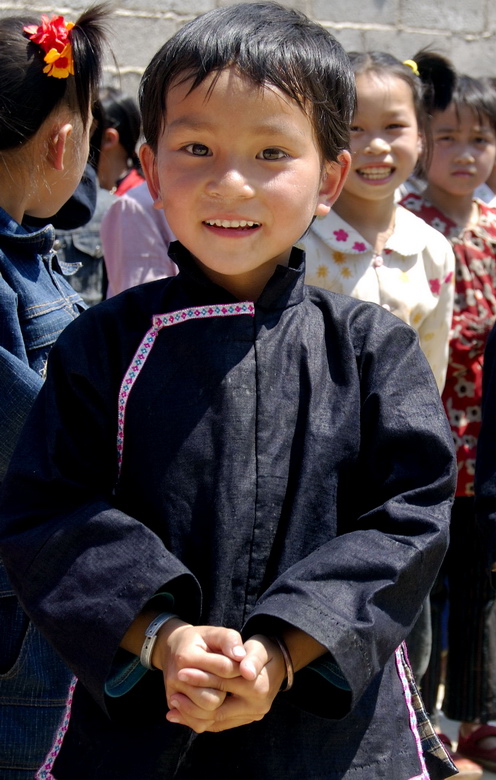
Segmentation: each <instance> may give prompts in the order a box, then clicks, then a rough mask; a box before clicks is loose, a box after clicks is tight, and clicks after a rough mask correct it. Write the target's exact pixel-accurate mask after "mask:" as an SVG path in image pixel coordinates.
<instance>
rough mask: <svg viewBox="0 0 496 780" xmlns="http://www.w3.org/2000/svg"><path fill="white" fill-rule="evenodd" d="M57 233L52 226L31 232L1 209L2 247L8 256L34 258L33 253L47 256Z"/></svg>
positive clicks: (0, 237)
mask: <svg viewBox="0 0 496 780" xmlns="http://www.w3.org/2000/svg"><path fill="white" fill-rule="evenodd" d="M54 239H55V231H54V229H53V227H52V226H51V225H45V227H42V228H40V229H39V230H31V229H30V228H29V227H25V226H24V225H20V224H19V223H18V222H16V221H15V219H12V217H11V216H10V215H9V214H7V212H6V211H4V209H2V208H0V246H1V247H2V249H4V251H5V252H6V254H7V255H8V254H9V248H10V251H11V252H12V253H13V254H14V255H17V256H19V255H27V256H29V257H32V256H33V253H38V254H40V255H47V254H49V252H50V251H51V250H52V247H53V242H54Z"/></svg>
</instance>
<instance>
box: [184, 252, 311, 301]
mask: <svg viewBox="0 0 496 780" xmlns="http://www.w3.org/2000/svg"><path fill="white" fill-rule="evenodd" d="M169 256H170V258H171V259H172V260H173V261H174V262H175V263H176V265H177V266H178V268H179V277H178V279H179V280H180V281H181V282H182V284H183V285H184V286H186V287H188V288H189V290H188V291H189V292H190V293H193V295H194V298H195V299H196V298H199V299H201V300H202V301H203V300H204V301H205V302H206V303H222V302H225V303H229V302H230V301H235V300H237V299H236V298H235V297H234V296H233V295H231V293H229V292H227V290H225V289H224V288H223V287H220V286H219V285H217V284H214V283H213V282H211V281H210V279H208V278H207V277H206V276H205V274H204V273H203V271H202V270H201V269H200V267H199V266H198V264H197V262H196V261H195V258H194V257H193V255H192V254H191V253H190V252H189V251H188V250H187V249H186V248H185V247H184V246H183V245H182V244H181V243H180V242H179V241H174V242H173V243H172V244H171V245H170V247H169ZM304 258H305V255H304V252H303V251H302V250H301V249H297V248H296V247H293V250H292V252H291V256H290V258H289V264H288V266H283V265H278V266H277V267H276V269H275V271H274V273H273V275H272V276H271V278H270V279H269V281H268V282H267V284H266V285H265V287H264V289H263V291H262V293H261V295H260V297H259V299H258V300H257V301H256V305H257V307H258V308H261V309H272V310H274V309H285V308H287V307H289V306H295V305H296V304H298V303H300V302H301V301H302V300H303V296H304V280H305V260H304Z"/></svg>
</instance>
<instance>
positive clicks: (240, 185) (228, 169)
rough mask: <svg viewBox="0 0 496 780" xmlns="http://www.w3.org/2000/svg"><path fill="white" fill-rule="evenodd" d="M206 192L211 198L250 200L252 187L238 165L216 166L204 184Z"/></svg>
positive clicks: (252, 191)
mask: <svg viewBox="0 0 496 780" xmlns="http://www.w3.org/2000/svg"><path fill="white" fill-rule="evenodd" d="M206 190H207V192H208V194H209V195H210V196H211V197H222V198H251V197H252V196H253V194H254V187H253V184H252V182H251V180H250V177H249V176H248V174H247V173H246V172H245V171H243V170H242V168H241V166H240V165H236V164H225V165H217V166H216V167H215V168H214V169H213V170H212V171H211V175H210V177H209V179H208V181H207V184H206Z"/></svg>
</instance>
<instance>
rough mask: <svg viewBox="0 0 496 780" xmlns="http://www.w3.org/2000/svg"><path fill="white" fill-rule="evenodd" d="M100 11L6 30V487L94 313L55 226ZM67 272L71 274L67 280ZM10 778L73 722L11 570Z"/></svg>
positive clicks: (95, 74)
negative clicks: (32, 421) (60, 346)
mask: <svg viewBox="0 0 496 780" xmlns="http://www.w3.org/2000/svg"><path fill="white" fill-rule="evenodd" d="M105 17H106V12H104V10H103V9H102V8H94V9H91V10H89V11H88V12H86V13H84V14H82V15H81V16H80V18H79V19H78V20H77V21H76V23H75V25H74V26H73V25H72V24H70V23H68V22H65V21H64V19H63V18H62V17H60V16H59V17H53V18H52V19H49V18H48V17H46V16H43V17H42V22H41V25H40V20H39V19H35V18H27V17H24V16H23V17H19V16H15V17H8V18H4V19H1V20H0V69H1V72H2V81H1V85H0V102H1V105H2V110H1V111H0V128H1V129H0V147H1V150H0V169H1V172H0V430H1V432H2V433H1V437H0V482H1V480H2V479H3V478H4V476H5V472H6V470H7V466H8V463H9V460H10V457H11V455H12V452H13V450H14V447H15V444H16V442H17V438H18V435H19V432H20V430H21V428H22V425H23V424H24V422H25V419H26V416H27V414H28V412H29V409H30V408H31V405H32V403H33V401H34V398H35V396H36V395H37V393H38V391H39V389H40V387H41V385H42V382H43V377H44V374H45V368H46V360H47V357H48V353H49V351H50V349H51V347H52V345H53V343H54V342H55V340H56V338H57V336H58V335H59V334H60V333H61V332H62V330H63V329H64V328H65V327H66V325H67V324H68V323H69V322H72V321H73V320H74V319H75V318H76V317H77V316H78V314H79V313H80V312H81V311H82V309H83V308H84V304H83V302H82V300H81V299H80V298H79V296H78V295H77V293H75V292H74V290H73V289H72V287H71V286H70V285H69V284H68V283H67V281H66V280H65V278H64V276H63V273H62V270H61V268H60V266H59V264H58V261H57V257H56V255H55V253H54V250H53V243H54V230H53V228H52V227H51V226H48V227H42V228H41V229H34V228H28V227H25V226H23V225H22V224H21V223H23V220H24V218H25V217H33V218H38V219H44V220H45V221H48V219H49V217H50V216H52V215H53V214H55V213H56V212H57V211H58V210H59V209H60V208H61V206H62V205H63V204H64V203H65V202H66V201H67V200H68V199H69V197H70V195H71V194H72V192H73V191H74V190H75V188H76V186H77V184H78V182H79V181H80V179H81V176H82V173H83V170H84V167H85V164H86V161H87V158H88V151H89V134H90V128H91V123H92V115H91V104H92V102H93V100H94V98H95V97H96V96H97V90H98V81H99V76H100V64H101V56H102V51H101V50H102V43H103V28H102V21H103V19H104V18H105ZM66 270H67V269H66ZM0 624H1V630H0V775H1V777H2V780H27V779H28V778H32V777H33V774H34V772H35V771H36V769H37V768H38V767H39V765H40V763H41V761H42V760H43V758H44V757H45V755H46V752H47V751H48V749H49V747H50V745H51V741H52V739H53V735H54V733H55V731H56V729H57V726H58V724H59V722H60V719H61V717H62V714H63V712H64V707H65V700H66V696H67V690H68V686H69V681H70V678H71V674H70V672H69V670H68V669H67V668H66V666H65V665H64V664H63V663H62V662H61V660H60V658H59V656H58V655H57V654H56V653H55V652H54V651H53V649H52V648H51V647H50V646H49V644H48V643H47V642H46V641H45V640H44V639H43V637H42V636H41V635H40V634H39V633H38V632H37V631H36V630H35V628H34V627H33V626H32V625H30V624H29V622H28V619H27V617H26V615H25V614H24V612H23V611H22V610H21V608H20V607H19V604H18V602H17V599H16V597H15V595H14V592H13V590H12V586H11V585H10V582H9V580H8V578H7V575H6V572H5V569H4V568H3V566H2V565H0Z"/></svg>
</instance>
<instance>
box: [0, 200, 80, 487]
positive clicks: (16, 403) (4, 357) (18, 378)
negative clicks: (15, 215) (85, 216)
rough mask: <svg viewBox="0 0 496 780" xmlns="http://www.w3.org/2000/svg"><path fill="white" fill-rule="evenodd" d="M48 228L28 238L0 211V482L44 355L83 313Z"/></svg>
mask: <svg viewBox="0 0 496 780" xmlns="http://www.w3.org/2000/svg"><path fill="white" fill-rule="evenodd" d="M54 238H55V234H54V230H53V228H52V227H51V225H47V226H46V227H44V228H42V229H41V230H36V231H35V232H29V231H28V230H26V229H25V228H24V227H23V226H22V225H19V224H18V223H17V222H16V221H15V220H13V219H12V218H11V217H10V216H9V215H8V214H7V213H6V212H5V211H4V210H3V209H1V208H0V315H1V316H0V399H1V402H0V430H1V431H2V435H1V437H0V481H1V480H2V479H3V477H4V475H5V471H6V469H7V465H8V462H9V460H10V456H11V454H12V451H13V449H14V446H15V444H16V442H17V437H18V435H19V432H20V429H21V427H22V424H23V422H24V419H25V417H26V414H27V412H28V411H29V409H30V408H31V404H32V402H33V400H34V398H35V397H36V395H37V393H38V391H39V389H40V387H41V384H42V378H43V375H44V372H45V365H46V361H47V357H48V353H49V351H50V349H51V347H52V345H53V344H54V342H55V340H56V339H57V337H58V336H59V334H60V333H61V332H62V331H63V329H64V328H65V327H66V325H68V324H69V322H71V321H72V320H73V319H75V318H76V317H77V315H78V314H79V313H80V312H81V311H82V309H83V308H84V304H83V302H82V300H81V298H80V297H79V295H78V294H77V293H76V292H75V291H74V290H73V289H72V287H71V286H70V285H69V284H68V282H66V280H65V279H64V277H63V275H62V274H63V273H64V271H65V272H66V273H67V272H69V273H70V272H71V271H72V269H71V268H69V266H68V265H64V264H62V265H63V267H61V265H59V263H58V261H57V256H56V255H55V253H54V251H53V242H54Z"/></svg>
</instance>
